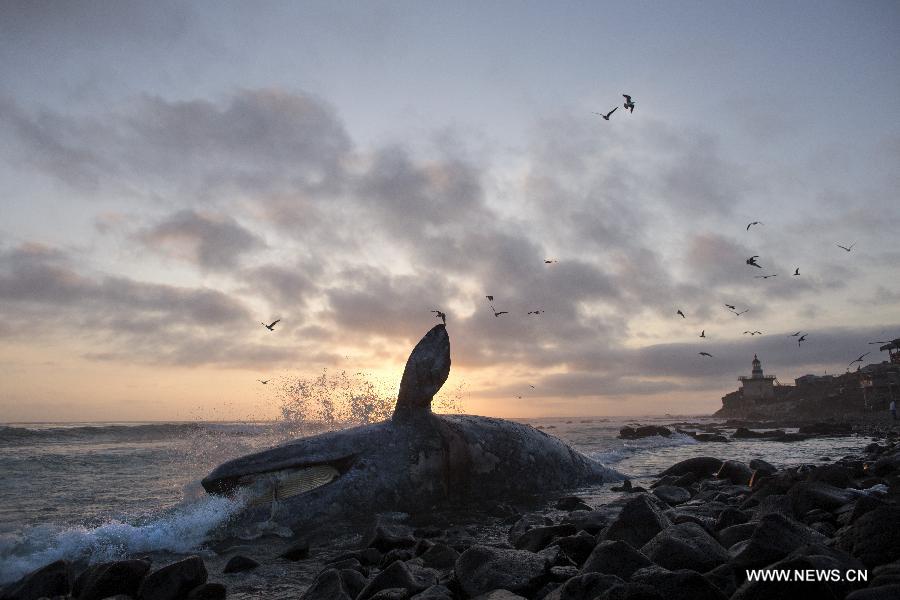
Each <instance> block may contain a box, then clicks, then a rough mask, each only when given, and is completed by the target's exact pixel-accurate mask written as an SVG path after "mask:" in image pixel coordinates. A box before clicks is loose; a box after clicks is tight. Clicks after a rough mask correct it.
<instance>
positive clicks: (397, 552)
mask: <svg viewBox="0 0 900 600" xmlns="http://www.w3.org/2000/svg"><path fill="white" fill-rule="evenodd" d="M412 557H413V550H412V548H405V549H404V548H394V549H393V550H390V551H389V552H388V553H387V554H385V555H384V558H382V559H381V564H379V565H378V567H379V568H381V569H386V568H388V567H389V566H391V564H393V563H394V562H396V561H398V560H399V561H407V560H409V559H411V558H412Z"/></svg>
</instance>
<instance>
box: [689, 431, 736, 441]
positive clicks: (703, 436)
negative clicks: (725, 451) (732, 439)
mask: <svg viewBox="0 0 900 600" xmlns="http://www.w3.org/2000/svg"><path fill="white" fill-rule="evenodd" d="M691 437H693V438H694V439H695V440H697V441H698V442H726V443H727V442H728V438H727V437H725V436H724V435H722V434H721V433H695V434H693V435H692V436H691Z"/></svg>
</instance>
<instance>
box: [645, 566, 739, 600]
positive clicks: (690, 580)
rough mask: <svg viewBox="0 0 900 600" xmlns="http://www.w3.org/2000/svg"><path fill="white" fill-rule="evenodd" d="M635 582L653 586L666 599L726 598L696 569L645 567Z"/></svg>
mask: <svg viewBox="0 0 900 600" xmlns="http://www.w3.org/2000/svg"><path fill="white" fill-rule="evenodd" d="M631 580H632V582H634V583H643V584H647V585H650V586H652V587H653V588H654V589H655V590H656V591H658V592H659V593H660V594H662V596H663V597H664V598H665V599H666V600H726V598H727V597H726V596H725V594H723V593H722V592H721V591H720V590H719V588H717V587H716V586H714V585H713V584H712V583H710V581H709V580H708V579H706V578H705V577H703V575H701V574H700V573H698V572H696V571H691V570H688V569H680V570H677V571H666V570H664V569H645V570H643V571H638V572H637V573H635V574H634V576H633V577H632V578H631Z"/></svg>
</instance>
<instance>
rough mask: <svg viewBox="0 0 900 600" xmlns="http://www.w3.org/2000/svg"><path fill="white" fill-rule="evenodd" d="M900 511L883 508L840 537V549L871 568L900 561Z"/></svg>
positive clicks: (850, 527)
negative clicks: (899, 533)
mask: <svg viewBox="0 0 900 600" xmlns="http://www.w3.org/2000/svg"><path fill="white" fill-rule="evenodd" d="M898 531H900V508H898V507H896V506H889V505H888V506H881V507H878V508H876V509H874V510H871V511H869V512H867V513H866V514H864V515H863V516H861V517H860V518H859V519H857V520H856V522H855V523H853V524H851V525H849V526H848V527H846V528H844V529H842V530H840V531H839V532H838V533H837V537H836V541H837V546H838V547H839V548H841V549H843V550H846V551H847V552H849V553H850V554H851V555H853V556H855V557H857V558H858V559H860V560H861V561H862V562H863V564H865V565H866V566H867V567H869V568H872V567H875V566H878V565H883V564H886V563H890V562H893V561H895V560H898V559H900V535H898V534H897V532H898Z"/></svg>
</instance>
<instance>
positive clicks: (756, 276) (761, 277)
mask: <svg viewBox="0 0 900 600" xmlns="http://www.w3.org/2000/svg"><path fill="white" fill-rule="evenodd" d="M769 277H778V273H775V274H774V275H754V276H753V278H754V279H768V278H769Z"/></svg>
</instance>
